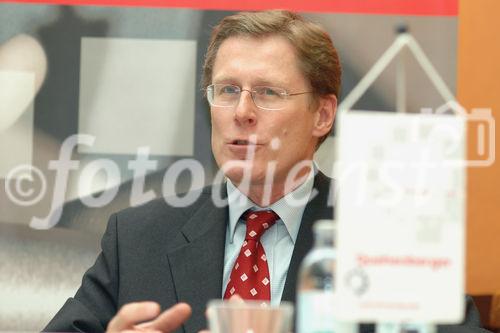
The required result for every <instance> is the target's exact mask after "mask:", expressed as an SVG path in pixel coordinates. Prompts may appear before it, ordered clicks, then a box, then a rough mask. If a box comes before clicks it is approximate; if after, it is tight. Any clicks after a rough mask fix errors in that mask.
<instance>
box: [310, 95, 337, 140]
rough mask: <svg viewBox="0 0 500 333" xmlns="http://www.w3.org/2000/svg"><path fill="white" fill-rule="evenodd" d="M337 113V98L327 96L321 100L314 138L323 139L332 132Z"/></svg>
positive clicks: (316, 117)
mask: <svg viewBox="0 0 500 333" xmlns="http://www.w3.org/2000/svg"><path fill="white" fill-rule="evenodd" d="M336 113H337V97H335V95H333V94H330V95H325V96H321V97H320V98H319V103H318V107H317V109H316V112H315V119H314V128H313V136H315V137H318V138H321V137H322V136H324V135H326V134H327V133H329V132H330V130H331V128H332V126H333V121H334V120H335V114H336Z"/></svg>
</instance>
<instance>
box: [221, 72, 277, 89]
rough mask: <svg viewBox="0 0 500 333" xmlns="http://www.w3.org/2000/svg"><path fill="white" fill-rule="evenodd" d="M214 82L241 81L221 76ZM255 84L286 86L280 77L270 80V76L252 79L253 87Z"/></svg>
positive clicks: (237, 82)
mask: <svg viewBox="0 0 500 333" xmlns="http://www.w3.org/2000/svg"><path fill="white" fill-rule="evenodd" d="M212 82H213V83H232V84H239V83H240V82H241V81H240V80H239V79H237V78H235V77H232V76H224V75H222V76H219V77H216V78H214V79H213V81H212ZM255 86H271V87H285V83H284V81H282V80H280V79H276V80H270V79H269V78H264V77H257V78H255V79H253V80H252V87H255Z"/></svg>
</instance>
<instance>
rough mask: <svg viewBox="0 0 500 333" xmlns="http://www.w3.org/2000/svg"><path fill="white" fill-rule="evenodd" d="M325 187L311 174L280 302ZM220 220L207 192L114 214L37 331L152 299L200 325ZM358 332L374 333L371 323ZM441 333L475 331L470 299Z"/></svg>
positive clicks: (214, 273) (220, 242)
mask: <svg viewBox="0 0 500 333" xmlns="http://www.w3.org/2000/svg"><path fill="white" fill-rule="evenodd" d="M330 185H331V181H330V179H328V178H327V177H326V176H324V175H323V174H321V173H318V175H316V177H315V181H314V188H315V189H317V190H318V195H317V196H315V197H314V198H313V199H312V200H311V201H310V202H309V203H308V205H307V206H306V209H305V211H304V215H303V218H302V222H301V226H300V230H299V233H298V237H297V241H296V243H295V248H294V251H293V255H292V259H291V262H290V267H289V269H288V273H287V279H286V283H285V288H284V291H283V296H282V299H283V300H286V301H295V285H296V282H297V281H296V280H297V272H298V268H299V265H300V263H301V261H302V259H303V258H304V256H305V255H306V254H307V252H308V251H309V250H310V248H311V247H312V243H313V236H312V224H313V223H314V222H315V221H316V220H318V219H325V218H326V219H331V218H332V216H333V209H332V205H331V204H330V205H329V204H328V198H329V192H330ZM222 188H223V192H225V186H222ZM223 195H224V194H223ZM227 221H228V208H227V207H223V208H219V207H216V206H215V205H214V203H213V200H212V188H211V187H207V188H205V189H203V190H202V191H201V193H200V196H199V199H198V200H197V201H196V202H195V203H194V204H192V205H190V206H189V207H185V208H173V207H170V206H168V205H167V204H166V203H165V201H164V200H163V199H158V200H155V201H151V202H149V203H147V204H145V205H143V206H140V207H136V208H129V209H126V210H123V211H121V212H119V213H116V214H113V215H112V216H111V218H110V220H109V223H108V227H107V230H106V232H105V234H104V236H103V238H102V242H101V247H102V252H101V254H100V255H99V257H98V258H97V260H96V262H95V264H94V266H92V267H91V268H90V269H89V270H88V271H87V272H86V273H85V275H84V277H83V280H82V285H81V287H80V288H79V290H78V291H77V293H76V295H75V297H74V298H70V299H68V300H67V301H66V303H65V304H64V306H63V307H62V309H61V310H60V311H59V312H58V313H57V314H56V316H55V317H54V318H53V319H52V321H51V322H50V323H49V324H48V325H47V327H46V328H45V329H44V331H84V332H102V331H105V329H106V326H107V324H108V322H109V321H110V319H111V318H112V317H113V316H114V315H115V314H116V312H117V310H118V309H119V308H120V307H121V306H122V305H124V304H126V303H129V302H136V301H142V300H149V301H156V302H158V303H159V304H160V305H161V307H162V309H166V308H168V307H170V306H172V305H174V304H175V303H177V302H180V301H182V302H186V303H188V304H190V305H191V307H192V309H193V314H192V316H191V318H190V319H189V320H188V321H187V322H186V323H185V324H184V325H183V327H182V329H180V330H179V331H180V332H198V331H199V330H201V329H203V328H206V327H207V323H206V318H205V309H206V304H207V302H208V301H209V300H210V299H216V298H221V295H222V274H223V266H224V244H225V234H226V226H227ZM361 329H362V331H366V332H368V331H373V325H362V327H361ZM440 332H464V333H465V332H470V333H472V332H481V329H480V328H479V316H478V314H477V311H476V310H475V308H474V305H473V304H472V302H471V301H470V299H468V301H467V314H466V319H465V321H464V323H463V325H460V326H443V327H441V328H440Z"/></svg>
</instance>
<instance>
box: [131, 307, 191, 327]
mask: <svg viewBox="0 0 500 333" xmlns="http://www.w3.org/2000/svg"><path fill="white" fill-rule="evenodd" d="M189 316H191V307H190V306H189V305H188V304H186V303H178V304H176V305H174V306H172V307H171V308H169V309H168V310H166V311H164V312H163V313H162V314H161V315H159V316H158V317H157V318H156V319H155V320H153V321H150V322H148V323H144V324H141V325H138V327H139V328H140V329H145V330H157V331H161V332H172V331H174V330H175V329H177V328H178V327H179V326H181V325H182V323H184V322H185V321H186V320H187V319H188V318H189Z"/></svg>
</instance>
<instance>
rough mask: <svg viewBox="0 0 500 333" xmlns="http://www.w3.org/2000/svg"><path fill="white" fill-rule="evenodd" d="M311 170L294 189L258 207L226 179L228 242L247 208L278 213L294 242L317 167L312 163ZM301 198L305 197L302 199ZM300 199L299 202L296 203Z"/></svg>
mask: <svg viewBox="0 0 500 333" xmlns="http://www.w3.org/2000/svg"><path fill="white" fill-rule="evenodd" d="M312 170H313V171H312V172H310V173H309V175H308V176H307V178H306V180H305V181H304V182H303V183H302V184H300V185H299V186H298V187H297V188H296V189H295V190H293V191H292V192H290V193H288V194H287V195H285V196H284V197H283V198H281V199H280V200H278V201H276V202H275V203H273V204H271V205H270V206H268V207H259V206H258V205H257V204H255V203H254V202H253V201H252V200H250V199H249V198H248V197H247V196H246V195H244V194H243V193H241V191H240V190H239V189H238V188H237V187H236V186H235V185H234V184H233V183H232V182H231V180H229V179H227V182H226V186H227V194H228V201H229V233H230V234H229V235H230V242H231V243H232V242H233V239H234V233H235V231H236V224H237V223H238V221H239V220H240V218H241V215H242V214H243V213H244V212H245V211H247V210H249V209H252V210H264V209H272V210H273V211H274V212H275V213H276V214H278V215H279V217H280V219H281V221H283V223H284V225H285V227H286V230H287V231H288V234H289V235H290V238H291V239H292V242H293V243H294V244H295V241H296V239H297V235H298V233H299V228H300V222H301V220H302V214H303V213H304V209H305V207H306V204H307V203H308V202H309V197H310V195H311V192H312V188H313V186H314V175H315V174H316V172H317V167H316V165H315V164H313V169H312ZM301 198H307V199H305V200H304V199H302V200H300V199H301ZM297 201H300V203H299V204H296V202H297Z"/></svg>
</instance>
